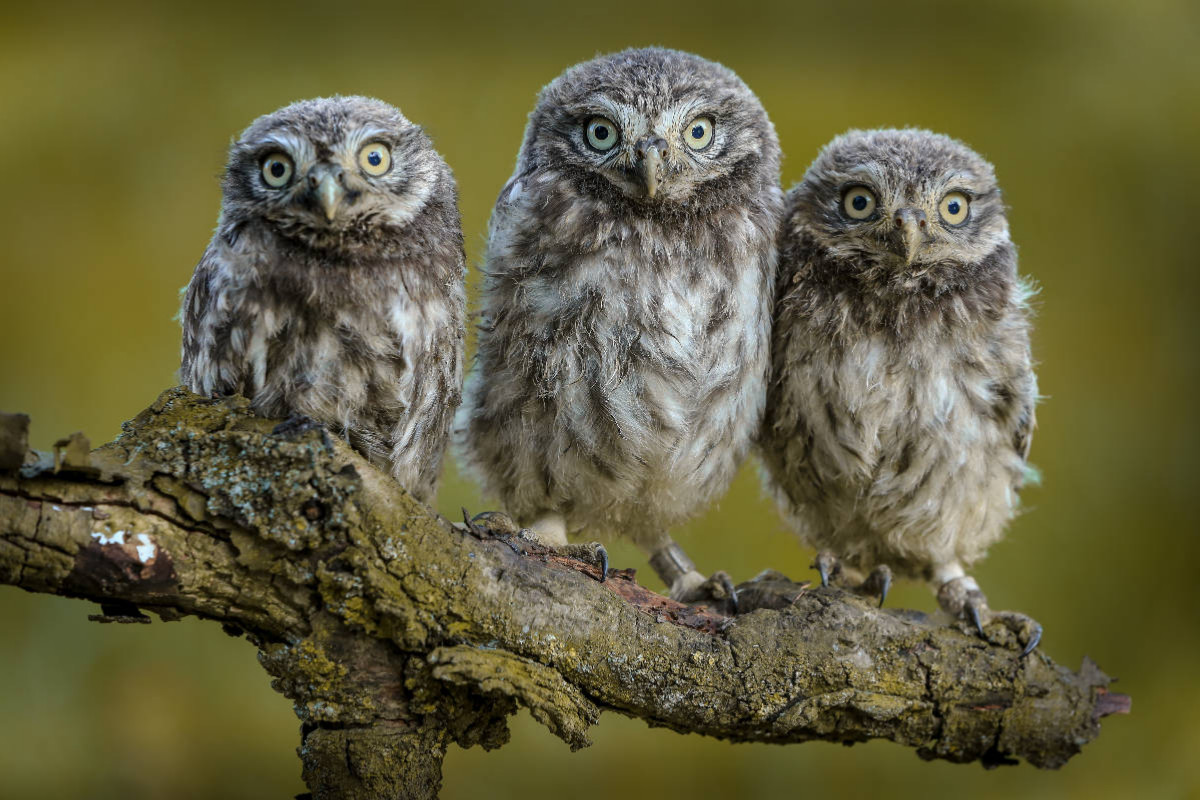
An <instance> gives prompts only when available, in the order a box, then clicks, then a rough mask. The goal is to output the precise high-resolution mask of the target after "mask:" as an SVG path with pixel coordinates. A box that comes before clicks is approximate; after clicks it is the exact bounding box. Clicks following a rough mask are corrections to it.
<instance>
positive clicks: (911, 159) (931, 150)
mask: <svg viewBox="0 0 1200 800" xmlns="http://www.w3.org/2000/svg"><path fill="white" fill-rule="evenodd" d="M790 205H791V206H792V215H793V216H792V219H793V220H796V219H797V218H799V219H800V220H802V221H803V225H804V227H805V228H806V229H807V230H806V233H807V235H809V236H810V237H812V239H813V240H814V241H815V243H816V244H817V245H818V246H821V247H823V248H824V249H825V250H826V251H827V252H828V253H829V254H830V255H831V256H833V257H834V258H843V259H844V260H845V263H852V264H855V265H857V267H858V268H859V269H861V270H864V271H873V272H875V273H877V274H878V277H879V278H880V279H883V280H888V281H890V282H891V283H893V284H895V283H896V282H906V281H913V280H916V279H919V278H922V277H924V276H927V275H929V274H930V273H933V275H935V276H936V275H937V274H939V273H940V274H949V273H954V272H956V271H958V272H961V271H962V269H963V268H964V267H967V266H969V265H972V264H979V263H982V262H984V261H985V260H986V259H987V258H988V257H989V255H991V254H992V253H993V252H994V251H996V250H997V248H998V247H1000V246H1001V245H1005V244H1007V243H1008V242H1009V238H1008V222H1007V220H1006V218H1005V214H1004V205H1003V202H1002V201H1001V198H1000V189H999V187H998V186H997V185H996V176H995V173H994V172H993V170H992V166H991V164H989V163H988V162H986V161H984V160H983V158H981V157H980V156H979V154H977V153H976V152H974V151H973V150H971V149H970V148H969V147H967V146H966V145H964V144H962V143H961V142H958V141H956V140H954V139H951V138H950V137H948V136H943V135H941V134H937V133H931V132H929V131H924V130H915V129H906V130H874V131H850V132H848V133H846V134H844V135H842V136H839V137H837V138H836V139H834V140H833V141H832V142H830V143H829V144H828V145H826V146H825V148H824V149H823V150H822V151H821V153H820V155H819V156H818V157H817V160H816V161H815V162H813V165H812V166H811V167H810V168H809V170H808V173H807V174H806V175H805V177H804V180H803V182H802V183H801V184H800V185H799V186H798V187H797V188H796V190H795V191H794V194H793V198H792V199H791V203H790Z"/></svg>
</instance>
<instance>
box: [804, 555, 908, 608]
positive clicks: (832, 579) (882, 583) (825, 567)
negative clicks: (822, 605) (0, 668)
mask: <svg viewBox="0 0 1200 800" xmlns="http://www.w3.org/2000/svg"><path fill="white" fill-rule="evenodd" d="M812 566H813V568H814V569H815V570H816V571H817V573H818V574H819V575H820V576H821V585H822V586H833V585H837V586H840V587H841V588H843V589H847V590H849V591H851V592H854V593H855V594H862V595H867V596H869V597H878V598H879V607H880V608H883V601H884V600H886V599H887V596H888V591H889V590H890V589H891V588H892V570H891V567H889V566H888V565H887V564H879V565H878V566H876V567H875V569H873V570H871V574H870V575H868V576H867V579H866V580H865V581H863V582H862V583H860V584H857V585H854V584H853V583H851V582H850V581H849V580H848V578H847V575H846V571H845V570H844V569H842V562H841V559H839V558H838V557H837V556H836V555H834V554H833V553H832V552H831V551H829V550H822V551H821V552H819V553H817V557H816V559H814V560H813V563H812Z"/></svg>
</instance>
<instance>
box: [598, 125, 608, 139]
mask: <svg viewBox="0 0 1200 800" xmlns="http://www.w3.org/2000/svg"><path fill="white" fill-rule="evenodd" d="M596 138H597V139H599V140H600V141H602V142H603V141H604V140H605V139H607V138H608V128H606V127H605V126H603V125H597V126H596Z"/></svg>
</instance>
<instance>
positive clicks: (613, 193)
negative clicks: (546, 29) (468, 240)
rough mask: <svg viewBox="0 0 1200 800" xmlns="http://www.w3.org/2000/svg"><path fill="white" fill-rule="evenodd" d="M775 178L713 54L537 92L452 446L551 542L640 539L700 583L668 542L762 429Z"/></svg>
mask: <svg viewBox="0 0 1200 800" xmlns="http://www.w3.org/2000/svg"><path fill="white" fill-rule="evenodd" d="M689 142H690V143H689ZM778 175H779V147H778V142H777V139H776V136H775V132H774V129H773V128H772V126H771V123H770V121H769V120H768V118H767V115H766V113H765V112H764V110H763V108H762V106H761V104H760V103H759V102H758V99H757V98H756V97H755V96H754V94H753V93H752V92H751V91H750V90H749V89H748V88H747V87H746V85H745V84H744V83H742V81H741V80H740V79H739V78H738V77H737V76H736V75H734V74H733V73H732V72H731V71H730V70H728V69H726V68H725V67H723V66H721V65H719V64H714V63H712V62H710V61H706V60H704V59H702V58H699V57H697V56H694V55H690V54H687V53H681V52H676V51H671V50H661V49H654V48H652V49H642V50H629V51H625V52H622V53H617V54H614V55H610V56H605V57H601V58H597V59H595V60H593V61H589V62H586V63H583V64H580V65H578V66H575V67H573V68H571V69H569V70H567V71H566V72H565V73H564V74H563V75H561V76H560V77H559V78H557V79H556V80H555V81H553V82H552V83H551V84H550V85H548V86H547V87H546V88H545V89H544V90H543V91H542V93H541V95H540V97H539V100H538V103H537V106H536V108H535V109H534V111H533V113H532V114H531V116H530V120H529V125H528V127H527V129H526V133H525V140H524V144H523V145H522V147H521V151H520V155H519V156H518V160H517V166H516V170H515V172H514V174H513V176H512V178H511V179H510V180H509V182H508V184H507V185H506V186H505V187H504V189H503V191H501V193H500V197H499V199H498V201H497V203H496V208H495V211H494V213H493V215H492V219H491V225H490V231H489V241H488V247H487V262H486V266H485V273H486V275H485V282H484V287H483V313H482V316H483V319H482V325H481V327H480V335H479V351H478V357H477V362H476V364H475V369H474V372H473V373H472V376H471V377H470V378H469V379H468V383H467V390H466V399H465V401H464V406H463V408H462V410H461V411H460V413H459V421H458V423H457V424H456V427H457V434H456V435H457V437H458V442H459V444H460V445H461V449H462V453H463V459H464V462H465V464H466V466H468V467H469V468H470V469H471V470H472V471H473V472H474V473H475V474H476V475H477V476H478V477H479V478H480V480H481V481H482V483H483V484H484V486H485V487H486V489H487V491H488V492H490V493H491V494H492V495H495V496H498V497H499V498H500V499H501V500H502V502H503V503H504V505H505V507H506V508H507V509H508V510H509V511H510V512H511V513H512V514H513V515H514V516H516V517H517V518H518V519H519V520H520V521H521V523H522V524H527V525H532V526H533V528H534V530H535V531H536V532H537V533H538V534H539V535H540V536H541V537H542V538H543V539H545V540H547V541H550V542H552V543H555V544H563V543H565V541H566V539H565V534H566V532H572V533H574V532H580V531H586V533H587V534H588V535H597V534H603V533H614V534H619V535H625V536H629V537H631V538H632V539H633V540H634V541H635V542H636V543H638V544H639V545H640V546H641V547H642V548H643V549H644V550H645V551H646V552H648V553H651V554H657V555H658V558H657V559H655V558H652V563H653V564H654V565H655V568H656V569H657V570H658V571H659V573H660V575H661V576H663V577H664V580H666V581H667V583H668V584H669V585H672V586H673V590H672V591H673V594H675V595H676V596H690V595H692V594H694V591H693V590H695V589H696V587H697V585H698V584H700V583H703V582H704V578H703V576H701V575H699V573H698V572H696V571H695V570H694V569H692V567H691V564H690V562H688V561H687V559H686V556H684V555H683V554H682V551H680V550H679V549H678V546H677V545H673V543H672V542H671V539H670V537H669V536H668V535H667V529H668V528H669V527H670V526H672V525H674V524H676V523H679V522H680V521H682V520H684V519H686V518H688V517H690V516H692V515H694V514H696V513H698V512H700V511H702V510H703V509H704V507H705V506H706V504H707V503H709V502H710V501H711V500H713V499H714V498H716V497H717V496H719V495H720V494H721V493H722V492H724V491H725V489H726V487H727V486H728V484H729V482H730V480H731V478H732V477H733V475H734V472H735V470H736V469H737V468H738V465H739V464H740V463H741V462H742V460H743V458H744V456H745V455H746V453H747V451H748V449H749V447H750V445H751V441H752V438H753V437H754V435H755V433H756V430H757V426H758V423H759V421H760V419H761V414H762V406H763V399H764V393H765V380H766V375H767V369H768V367H769V355H768V344H769V330H770V328H769V326H770V313H769V311H770V303H771V297H770V295H771V291H772V288H771V287H772V285H773V277H774V269H775V254H774V235H775V231H776V228H777V224H778V219H779V215H780V213H781V209H782V192H781V190H780V189H779V185H778V179H779V178H778ZM664 559H665V560H664ZM668 562H669V563H668ZM685 573H686V576H685Z"/></svg>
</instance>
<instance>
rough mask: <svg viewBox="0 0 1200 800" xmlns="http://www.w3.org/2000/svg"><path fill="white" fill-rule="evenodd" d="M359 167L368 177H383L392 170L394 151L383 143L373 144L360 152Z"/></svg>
mask: <svg viewBox="0 0 1200 800" xmlns="http://www.w3.org/2000/svg"><path fill="white" fill-rule="evenodd" d="M358 165H359V166H360V167H362V169H363V172H365V173H367V174H368V175H375V176H379V175H382V174H383V173H385V172H387V171H388V170H389V169H391V168H392V151H391V150H388V147H387V145H386V144H384V143H382V142H372V143H371V144H369V145H367V146H366V147H364V148H363V149H362V150H359V151H358Z"/></svg>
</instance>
